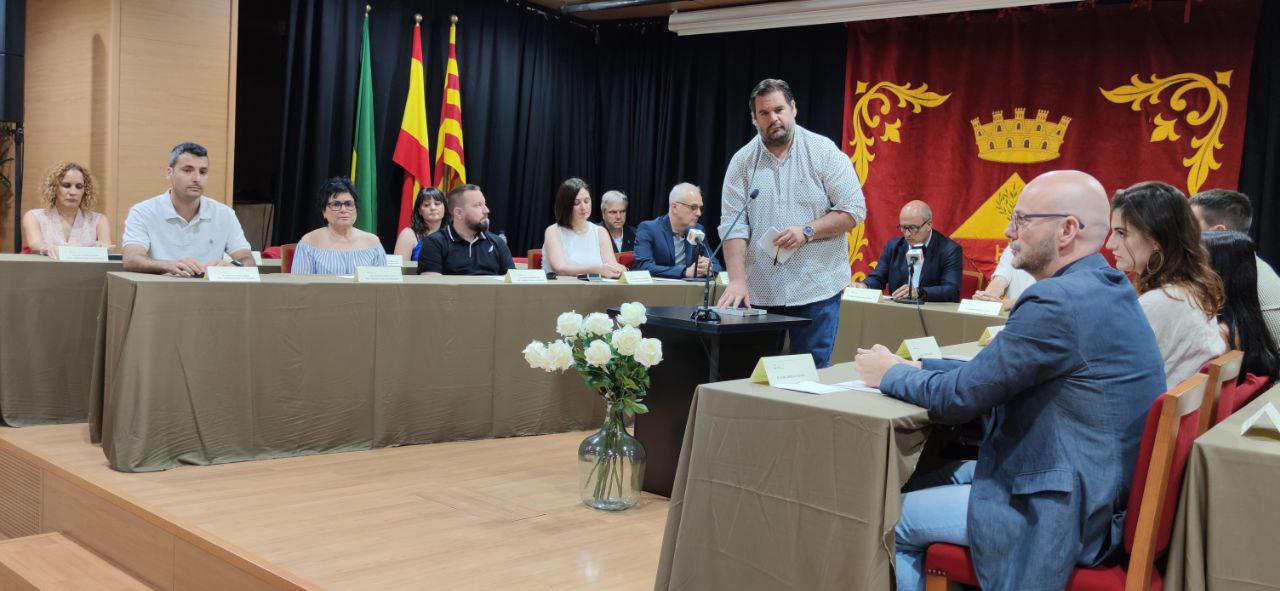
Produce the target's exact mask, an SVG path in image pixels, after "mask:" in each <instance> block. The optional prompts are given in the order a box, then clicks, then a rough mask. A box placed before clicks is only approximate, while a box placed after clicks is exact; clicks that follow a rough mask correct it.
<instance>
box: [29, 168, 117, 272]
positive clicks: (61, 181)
mask: <svg viewBox="0 0 1280 591" xmlns="http://www.w3.org/2000/svg"><path fill="white" fill-rule="evenodd" d="M40 193H41V196H42V197H43V198H44V199H43V201H44V203H43V205H44V207H38V208H35V209H32V210H29V211H27V213H26V214H24V215H23V216H22V237H23V239H24V240H25V241H26V243H27V248H30V249H31V252H33V253H36V254H46V255H50V256H57V247H59V246H101V247H109V246H111V224H110V223H108V222H107V216H105V215H102V214H100V213H98V212H96V211H93V209H92V208H93V203H94V200H95V198H96V197H97V194H96V193H95V192H94V186H93V177H92V176H90V175H89V171H88V170H85V168H84V167H83V166H80V165H79V164H76V163H74V162H62V163H60V164H58V165H56V166H54V167H53V169H52V170H50V171H49V174H47V175H45V177H44V184H43V186H41V188H40Z"/></svg>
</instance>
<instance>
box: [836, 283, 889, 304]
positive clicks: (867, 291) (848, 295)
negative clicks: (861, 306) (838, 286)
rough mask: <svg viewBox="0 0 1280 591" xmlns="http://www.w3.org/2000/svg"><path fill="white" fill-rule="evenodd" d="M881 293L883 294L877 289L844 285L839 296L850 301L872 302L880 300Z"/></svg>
mask: <svg viewBox="0 0 1280 591" xmlns="http://www.w3.org/2000/svg"><path fill="white" fill-rule="evenodd" d="M882 295H884V293H882V292H881V291H880V290H878V289H871V288H865V287H846V288H844V295H843V296H841V297H840V299H842V300H848V301H850V302H867V303H870V304H874V303H876V302H879V301H880V296H882Z"/></svg>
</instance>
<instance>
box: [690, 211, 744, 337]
mask: <svg viewBox="0 0 1280 591" xmlns="http://www.w3.org/2000/svg"><path fill="white" fill-rule="evenodd" d="M759 196H760V189H752V190H751V195H750V196H749V197H747V201H746V203H743V204H742V209H740V210H738V215H737V216H734V218H733V223H732V224H729V230H728V231H726V232H725V233H724V235H725V236H729V235H731V234H733V229H734V228H736V227H737V226H738V222H739V221H740V220H742V214H744V213H746V212H747V206H748V205H750V204H751V202H752V201H755V198H756V197H759ZM724 243H725V240H721V241H720V244H717V245H716V249H715V251H713V252H712V253H711V256H709V257H707V258H708V259H710V260H713V261H714V260H716V255H717V254H720V249H721V248H724ZM703 248H706V243H705V242H704V243H703ZM714 268H715V267H714V266H713V267H711V268H710V269H707V277H706V279H704V283H703V284H702V306H700V307H699V308H698V309H697V310H695V311H694V312H693V316H690V319H691V320H693V321H695V322H720V315H719V314H717V313H716V311H715V309H713V308H712V307H711V277H712V275H714V273H712V272H711V270H712V269H714Z"/></svg>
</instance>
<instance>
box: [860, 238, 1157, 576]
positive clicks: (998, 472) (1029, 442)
mask: <svg viewBox="0 0 1280 591" xmlns="http://www.w3.org/2000/svg"><path fill="white" fill-rule="evenodd" d="M1099 311H1105V313H1104V314H1100V313H1099ZM880 389H881V390H882V391H884V392H885V393H886V394H889V395H891V396H893V397H895V398H900V399H902V400H905V401H907V402H910V403H912V404H916V405H919V406H922V407H924V408H925V409H927V410H928V411H929V416H930V418H931V419H933V420H935V421H937V422H940V423H963V422H966V421H969V420H971V419H974V418H977V417H979V416H980V415H982V413H984V412H986V411H988V410H991V412H992V416H991V419H990V424H989V428H988V433H987V436H986V439H985V440H984V441H983V443H982V446H981V447H980V448H979V450H978V462H977V466H976V469H975V473H974V477H973V487H972V489H971V490H970V493H969V510H968V533H969V544H970V550H971V551H972V554H973V564H974V567H975V569H976V570H977V574H978V581H979V582H980V583H981V584H982V588H983V589H986V590H988V591H999V590H1002V589H1009V590H1013V589H1016V590H1019V591H1036V590H1040V589H1044V590H1050V589H1052V590H1054V591H1060V590H1061V589H1063V588H1064V587H1066V585H1067V578H1068V577H1069V576H1070V575H1071V570H1072V568H1073V567H1074V566H1075V565H1077V564H1081V565H1085V566H1094V565H1097V564H1099V563H1100V562H1102V561H1103V560H1104V559H1105V558H1107V556H1108V554H1110V553H1111V551H1112V550H1114V549H1115V548H1117V547H1121V546H1122V545H1123V539H1122V538H1123V527H1124V510H1125V505H1126V503H1127V502H1128V494H1129V493H1128V488H1129V483H1130V480H1131V478H1132V476H1133V464H1134V461H1135V460H1136V458H1137V454H1138V443H1139V440H1140V439H1141V437H1142V428H1143V421H1144V420H1145V419H1146V415H1147V411H1148V409H1149V408H1150V407H1151V403H1152V401H1154V400H1155V397H1156V396H1157V395H1159V394H1160V393H1161V392H1164V391H1165V381H1164V362H1163V361H1162V358H1161V356H1160V349H1159V348H1158V347H1157V346H1156V341H1155V334H1154V333H1153V332H1152V330H1151V325H1150V324H1148V323H1147V317H1146V315H1145V314H1143V312H1142V308H1141V307H1139V305H1138V297H1137V293H1136V292H1135V291H1134V288H1133V285H1131V284H1130V283H1129V280H1128V279H1127V278H1126V277H1125V276H1124V274H1123V273H1121V272H1120V271H1117V270H1115V269H1114V268H1112V267H1111V266H1110V265H1108V264H1107V261H1106V259H1104V258H1102V256H1101V255H1099V254H1093V255H1090V256H1088V257H1085V258H1083V259H1080V260H1078V261H1076V262H1074V263H1071V264H1070V265H1068V266H1067V267H1065V268H1063V269H1062V270H1060V271H1058V273H1057V274H1055V275H1054V276H1053V277H1050V278H1048V279H1046V280H1044V281H1038V282H1036V284H1035V285H1032V286H1031V287H1029V288H1027V290H1026V291H1025V292H1023V294H1022V296H1021V297H1020V298H1019V299H1018V301H1017V303H1016V304H1015V305H1014V307H1013V311H1012V312H1010V313H1009V322H1008V323H1006V324H1005V327H1004V330H1003V331H1001V332H1000V334H998V335H996V337H995V338H994V339H992V341H991V344H990V345H987V346H986V347H985V348H984V349H983V350H982V351H981V352H980V353H978V355H977V356H976V357H974V358H973V360H972V361H969V362H968V363H948V362H943V361H941V360H938V361H934V360H925V362H924V369H923V370H918V369H915V368H914V367H911V366H908V365H902V364H899V365H895V366H893V367H892V368H890V369H889V371H888V372H887V373H886V374H885V376H884V379H883V380H882V381H881V385H880Z"/></svg>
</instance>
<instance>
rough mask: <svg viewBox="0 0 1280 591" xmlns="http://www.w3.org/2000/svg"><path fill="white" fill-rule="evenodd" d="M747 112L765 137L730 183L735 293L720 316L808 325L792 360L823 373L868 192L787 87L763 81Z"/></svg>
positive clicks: (795, 340)
mask: <svg viewBox="0 0 1280 591" xmlns="http://www.w3.org/2000/svg"><path fill="white" fill-rule="evenodd" d="M748 105H749V107H750V109H751V120H752V123H753V124H754V125H755V127H756V131H757V132H759V133H758V135H757V136H756V137H754V138H752V139H751V141H749V142H747V144H746V145H745V146H743V147H742V148H741V149H740V150H738V152H737V154H734V156H733V159H732V160H730V161H729V167H728V169H727V170H726V171H725V175H724V189H723V190H722V191H721V195H722V199H723V201H722V206H721V217H720V227H719V231H720V239H721V241H722V242H723V246H722V248H723V249H724V260H725V266H726V267H728V271H729V285H728V286H727V287H726V288H725V291H724V295H723V296H722V297H721V298H720V302H719V306H721V307H735V308H736V307H738V306H746V307H751V306H752V305H753V304H754V305H756V306H759V307H762V308H764V309H765V310H767V311H769V312H772V313H777V314H786V315H788V316H799V317H802V318H808V319H810V320H811V321H812V322H811V323H810V324H809V325H808V326H802V327H797V328H792V329H790V331H789V332H790V337H791V352H792V353H810V354H812V355H813V359H814V363H815V364H817V366H818V367H826V366H827V365H829V364H830V362H831V349H832V346H833V345H834V343H835V338H836V331H837V329H838V328H839V322H840V294H841V292H842V291H843V290H844V288H845V287H847V286H848V285H849V259H848V256H849V255H848V251H849V242H848V238H847V236H846V235H847V234H848V232H849V231H850V230H852V229H853V228H854V226H856V225H858V224H859V223H860V222H862V220H863V219H864V218H866V213H867V208H866V202H865V200H864V199H863V196H862V186H861V185H860V184H859V183H858V177H857V176H856V175H855V174H854V172H853V163H851V162H850V161H849V158H848V157H847V156H845V155H844V153H843V152H841V151H840V149H839V148H838V147H836V145H835V143H834V142H832V141H831V140H830V139H827V138H825V137H823V136H821V135H818V134H816V133H813V132H811V131H809V130H807V129H805V128H803V127H800V126H799V125H797V124H796V122H795V117H796V101H795V98H794V97H793V96H792V94H791V87H790V86H788V85H787V83H786V82H784V81H782V80H774V79H765V80H762V81H760V83H759V84H757V85H756V87H755V88H754V89H753V90H752V91H751V95H750V97H749V98H748ZM740 214H741V215H740Z"/></svg>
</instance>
